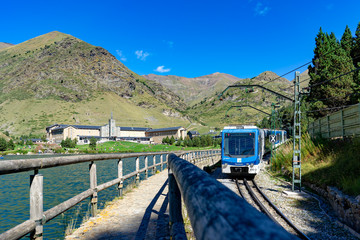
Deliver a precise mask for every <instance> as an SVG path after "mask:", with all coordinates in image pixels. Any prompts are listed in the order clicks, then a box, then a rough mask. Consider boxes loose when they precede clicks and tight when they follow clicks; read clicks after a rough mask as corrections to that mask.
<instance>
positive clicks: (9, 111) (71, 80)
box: [0, 32, 188, 134]
mask: <svg viewBox="0 0 360 240" xmlns="http://www.w3.org/2000/svg"><path fill="white" fill-rule="evenodd" d="M0 93H1V94H0V109H1V110H2V111H1V112H2V115H1V116H0V128H1V129H2V130H3V131H5V130H8V131H9V132H10V133H12V134H14V133H15V134H28V133H30V132H33V133H43V131H44V129H45V126H46V125H49V124H53V123H55V122H57V123H68V124H71V123H77V124H90V123H91V124H105V122H106V120H107V118H108V117H109V115H110V111H114V117H115V119H116V118H118V119H117V120H118V122H120V123H123V124H126V125H127V126H144V125H147V126H153V127H156V126H157V125H159V126H170V125H173V124H175V122H176V124H181V125H185V124H186V123H188V120H187V119H186V118H185V117H184V116H183V115H182V114H181V113H180V112H182V111H184V109H185V108H186V104H185V103H184V102H183V101H182V100H181V99H180V98H179V97H178V96H177V95H176V94H174V93H173V92H172V91H169V90H168V89H165V88H164V87H163V86H162V85H161V84H159V83H157V82H155V81H151V80H147V79H145V78H143V77H141V76H139V75H137V74H136V73H134V72H132V71H131V70H129V69H128V68H127V67H126V66H125V65H124V64H122V63H121V62H120V61H118V60H117V59H116V58H115V57H114V56H113V55H111V54H110V53H109V52H108V51H107V50H105V49H103V48H101V47H96V46H93V45H91V44H88V43H86V42H84V41H81V40H80V39H77V38H75V37H73V36H71V35H67V34H63V33H60V32H51V33H48V34H45V35H42V36H39V37H36V38H33V39H30V40H28V41H26V42H23V43H20V44H17V45H13V46H8V47H6V48H2V49H0ZM101 102H104V104H106V105H102V104H100V103H101ZM89 103H92V104H89ZM49 104H50V105H49ZM85 105H86V107H84V106H85ZM34 107H35V108H34ZM65 110H66V111H65ZM105 111H106V112H105ZM116 113H117V114H118V115H116ZM120 119H121V120H120ZM124 119H127V121H124Z"/></svg>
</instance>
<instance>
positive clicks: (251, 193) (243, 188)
mask: <svg viewBox="0 0 360 240" xmlns="http://www.w3.org/2000/svg"><path fill="white" fill-rule="evenodd" d="M235 183H236V186H237V189H238V191H239V194H240V196H241V197H242V198H244V199H245V200H246V201H247V202H248V203H249V204H251V205H252V206H254V207H255V208H257V209H258V210H259V211H261V212H263V213H264V214H265V215H267V216H268V217H269V218H270V219H271V220H273V221H274V222H276V223H278V224H279V225H280V226H282V227H283V228H284V229H286V230H287V231H288V232H290V233H292V234H294V235H297V236H298V237H299V238H300V239H305V240H309V239H310V238H308V237H307V236H306V235H305V234H304V233H302V232H301V231H300V230H299V229H298V228H297V227H296V226H295V225H294V224H293V223H292V222H291V221H290V220H289V219H288V218H287V217H286V216H285V215H284V214H283V213H282V212H281V211H280V210H279V209H278V208H277V207H276V206H275V205H274V204H273V203H272V202H271V201H270V200H269V199H268V197H267V196H266V195H265V194H264V193H263V192H262V191H261V190H260V188H259V187H258V186H257V184H256V182H255V181H254V180H251V181H247V180H246V179H245V178H244V179H243V180H239V179H236V180H235Z"/></svg>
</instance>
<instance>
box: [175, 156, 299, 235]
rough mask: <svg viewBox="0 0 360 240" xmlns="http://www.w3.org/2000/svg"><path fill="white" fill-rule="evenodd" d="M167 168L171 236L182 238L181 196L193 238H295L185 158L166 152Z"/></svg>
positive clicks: (183, 232) (183, 233)
mask: <svg viewBox="0 0 360 240" xmlns="http://www.w3.org/2000/svg"><path fill="white" fill-rule="evenodd" d="M168 168H169V204H170V205H169V214H170V234H171V235H172V237H173V239H186V234H185V230H184V225H183V217H182V210H181V198H183V201H184V203H185V206H186V209H187V212H188V216H189V218H190V222H191V226H192V228H193V230H194V234H195V237H196V239H252V240H253V239H262V240H263V239H296V236H294V235H291V234H290V233H288V232H287V231H285V230H284V229H283V228H281V227H280V226H278V225H277V224H275V223H274V222H272V221H271V220H270V219H269V218H268V217H267V216H265V215H263V214H262V213H260V212H258V211H257V210H256V209H255V208H253V207H252V206H251V205H250V204H248V203H247V202H246V201H245V200H244V199H242V198H240V197H239V196H238V195H236V194H235V193H234V192H233V191H231V190H230V189H229V188H227V187H225V186H224V185H223V184H221V183H220V182H218V181H217V180H216V179H214V178H212V177H211V176H210V175H208V174H207V173H206V172H204V171H201V170H200V169H199V168H198V167H196V166H195V165H193V164H191V163H189V162H188V161H186V160H184V159H182V158H180V157H178V156H176V155H175V154H170V155H169V158H168Z"/></svg>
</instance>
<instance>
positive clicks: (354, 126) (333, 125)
mask: <svg viewBox="0 0 360 240" xmlns="http://www.w3.org/2000/svg"><path fill="white" fill-rule="evenodd" d="M308 132H309V134H310V135H311V136H312V137H316V136H321V137H323V138H336V137H350V136H359V135H360V104H356V105H353V106H350V107H347V108H344V109H342V110H340V111H337V112H335V113H332V114H329V115H327V116H325V117H322V118H320V119H317V120H316V121H314V122H311V123H309V126H308Z"/></svg>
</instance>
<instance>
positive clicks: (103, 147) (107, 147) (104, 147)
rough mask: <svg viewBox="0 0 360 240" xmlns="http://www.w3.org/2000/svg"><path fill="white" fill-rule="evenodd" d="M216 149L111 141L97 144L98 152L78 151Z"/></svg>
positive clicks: (86, 148) (85, 147)
mask: <svg viewBox="0 0 360 240" xmlns="http://www.w3.org/2000/svg"><path fill="white" fill-rule="evenodd" d="M212 148H214V147H212V146H211V147H202V148H197V147H181V146H174V145H163V144H158V145H152V144H141V143H133V142H125V141H116V142H115V141H110V142H105V143H100V144H97V146H96V151H93V150H91V149H90V147H89V145H78V146H77V149H78V150H79V151H80V152H85V153H86V152H89V153H95V152H98V153H117V152H162V151H180V150H200V149H212Z"/></svg>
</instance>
